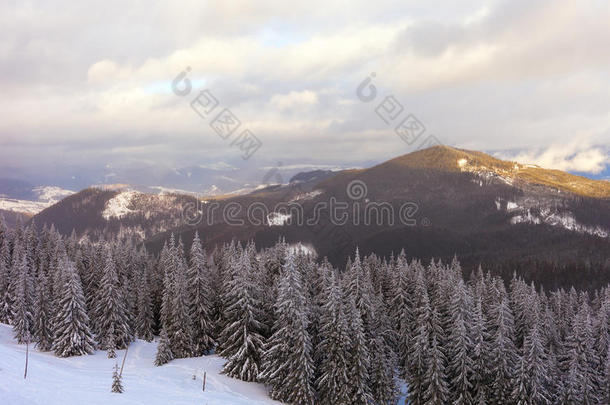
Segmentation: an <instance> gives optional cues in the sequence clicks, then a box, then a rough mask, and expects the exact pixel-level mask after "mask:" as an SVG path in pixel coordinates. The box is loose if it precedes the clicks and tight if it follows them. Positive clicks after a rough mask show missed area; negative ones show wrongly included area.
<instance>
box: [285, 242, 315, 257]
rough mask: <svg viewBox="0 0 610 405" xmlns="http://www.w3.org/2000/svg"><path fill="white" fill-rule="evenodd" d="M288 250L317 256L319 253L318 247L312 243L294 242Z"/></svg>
mask: <svg viewBox="0 0 610 405" xmlns="http://www.w3.org/2000/svg"><path fill="white" fill-rule="evenodd" d="M288 250H289V251H290V253H293V254H304V255H308V256H309V255H311V256H317V255H318V253H317V252H316V249H315V248H314V247H313V246H312V245H310V244H309V243H305V244H304V243H301V242H299V243H294V244H292V245H290V246H288Z"/></svg>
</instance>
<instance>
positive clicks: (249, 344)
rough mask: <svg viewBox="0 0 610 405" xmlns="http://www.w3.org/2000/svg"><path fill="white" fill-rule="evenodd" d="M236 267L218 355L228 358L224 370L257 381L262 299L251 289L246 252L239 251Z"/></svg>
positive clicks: (259, 357) (261, 347)
mask: <svg viewBox="0 0 610 405" xmlns="http://www.w3.org/2000/svg"><path fill="white" fill-rule="evenodd" d="M238 263H239V268H238V270H237V272H236V274H235V276H234V278H233V280H231V282H230V286H229V291H230V295H229V296H228V298H229V302H231V304H230V305H229V306H228V307H227V308H226V310H225V314H224V318H225V320H226V321H227V326H226V327H225V329H224V330H223V331H222V335H221V340H222V342H223V345H222V350H221V352H220V355H221V356H223V357H225V358H227V359H228V361H227V363H226V364H225V366H224V367H223V370H222V371H223V373H225V374H227V375H228V376H229V377H235V378H239V379H241V380H244V381H257V379H258V376H259V373H260V362H261V355H262V353H263V345H264V340H263V336H262V333H261V332H262V331H263V330H264V327H265V325H264V324H263V323H262V322H261V318H262V311H261V303H260V302H258V301H257V300H256V298H255V295H254V293H253V289H254V287H253V285H252V279H251V262H250V257H249V256H248V253H247V252H244V253H243V254H242V255H241V258H240V260H239V262H238Z"/></svg>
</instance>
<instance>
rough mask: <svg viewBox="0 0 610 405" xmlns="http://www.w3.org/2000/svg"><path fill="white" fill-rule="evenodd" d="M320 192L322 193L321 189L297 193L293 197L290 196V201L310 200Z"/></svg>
mask: <svg viewBox="0 0 610 405" xmlns="http://www.w3.org/2000/svg"><path fill="white" fill-rule="evenodd" d="M320 194H322V190H314V191H310V192H309V193H303V194H298V195H296V196H295V197H294V198H292V199H291V200H290V202H294V201H303V200H311V199H313V198H315V197H317V196H319V195H320Z"/></svg>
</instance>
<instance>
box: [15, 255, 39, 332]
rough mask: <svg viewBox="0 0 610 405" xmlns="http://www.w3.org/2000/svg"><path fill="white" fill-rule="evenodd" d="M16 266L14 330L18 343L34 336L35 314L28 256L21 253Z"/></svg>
mask: <svg viewBox="0 0 610 405" xmlns="http://www.w3.org/2000/svg"><path fill="white" fill-rule="evenodd" d="M18 263H19V265H18V267H16V274H15V275H16V276H17V283H16V286H15V289H16V291H15V294H16V295H15V303H14V305H13V311H14V317H13V332H14V333H15V339H17V343H29V342H30V341H31V338H32V331H33V324H34V315H33V309H34V308H33V297H34V291H33V290H34V284H33V281H32V274H31V270H30V268H29V265H28V260H27V256H26V255H25V254H22V255H21V258H20V259H19V260H18Z"/></svg>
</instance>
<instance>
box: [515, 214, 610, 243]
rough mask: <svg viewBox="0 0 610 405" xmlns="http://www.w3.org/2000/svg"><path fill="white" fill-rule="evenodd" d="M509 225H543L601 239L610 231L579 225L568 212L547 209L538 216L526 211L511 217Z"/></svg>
mask: <svg viewBox="0 0 610 405" xmlns="http://www.w3.org/2000/svg"><path fill="white" fill-rule="evenodd" d="M510 223H511V224H513V225H514V224H519V223H532V224H541V223H545V224H548V225H551V226H556V227H562V228H564V229H567V230H569V231H573V232H578V233H587V234H590V235H594V236H599V237H601V238H607V237H609V236H610V231H608V230H607V229H604V228H602V227H601V226H588V225H584V224H581V223H579V222H578V221H577V220H576V218H574V216H573V215H572V213H570V212H555V211H551V210H549V209H542V210H541V211H540V215H539V216H538V215H534V214H532V213H531V211H530V210H527V212H526V213H523V214H520V215H515V216H513V217H512V218H511V220H510Z"/></svg>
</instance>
